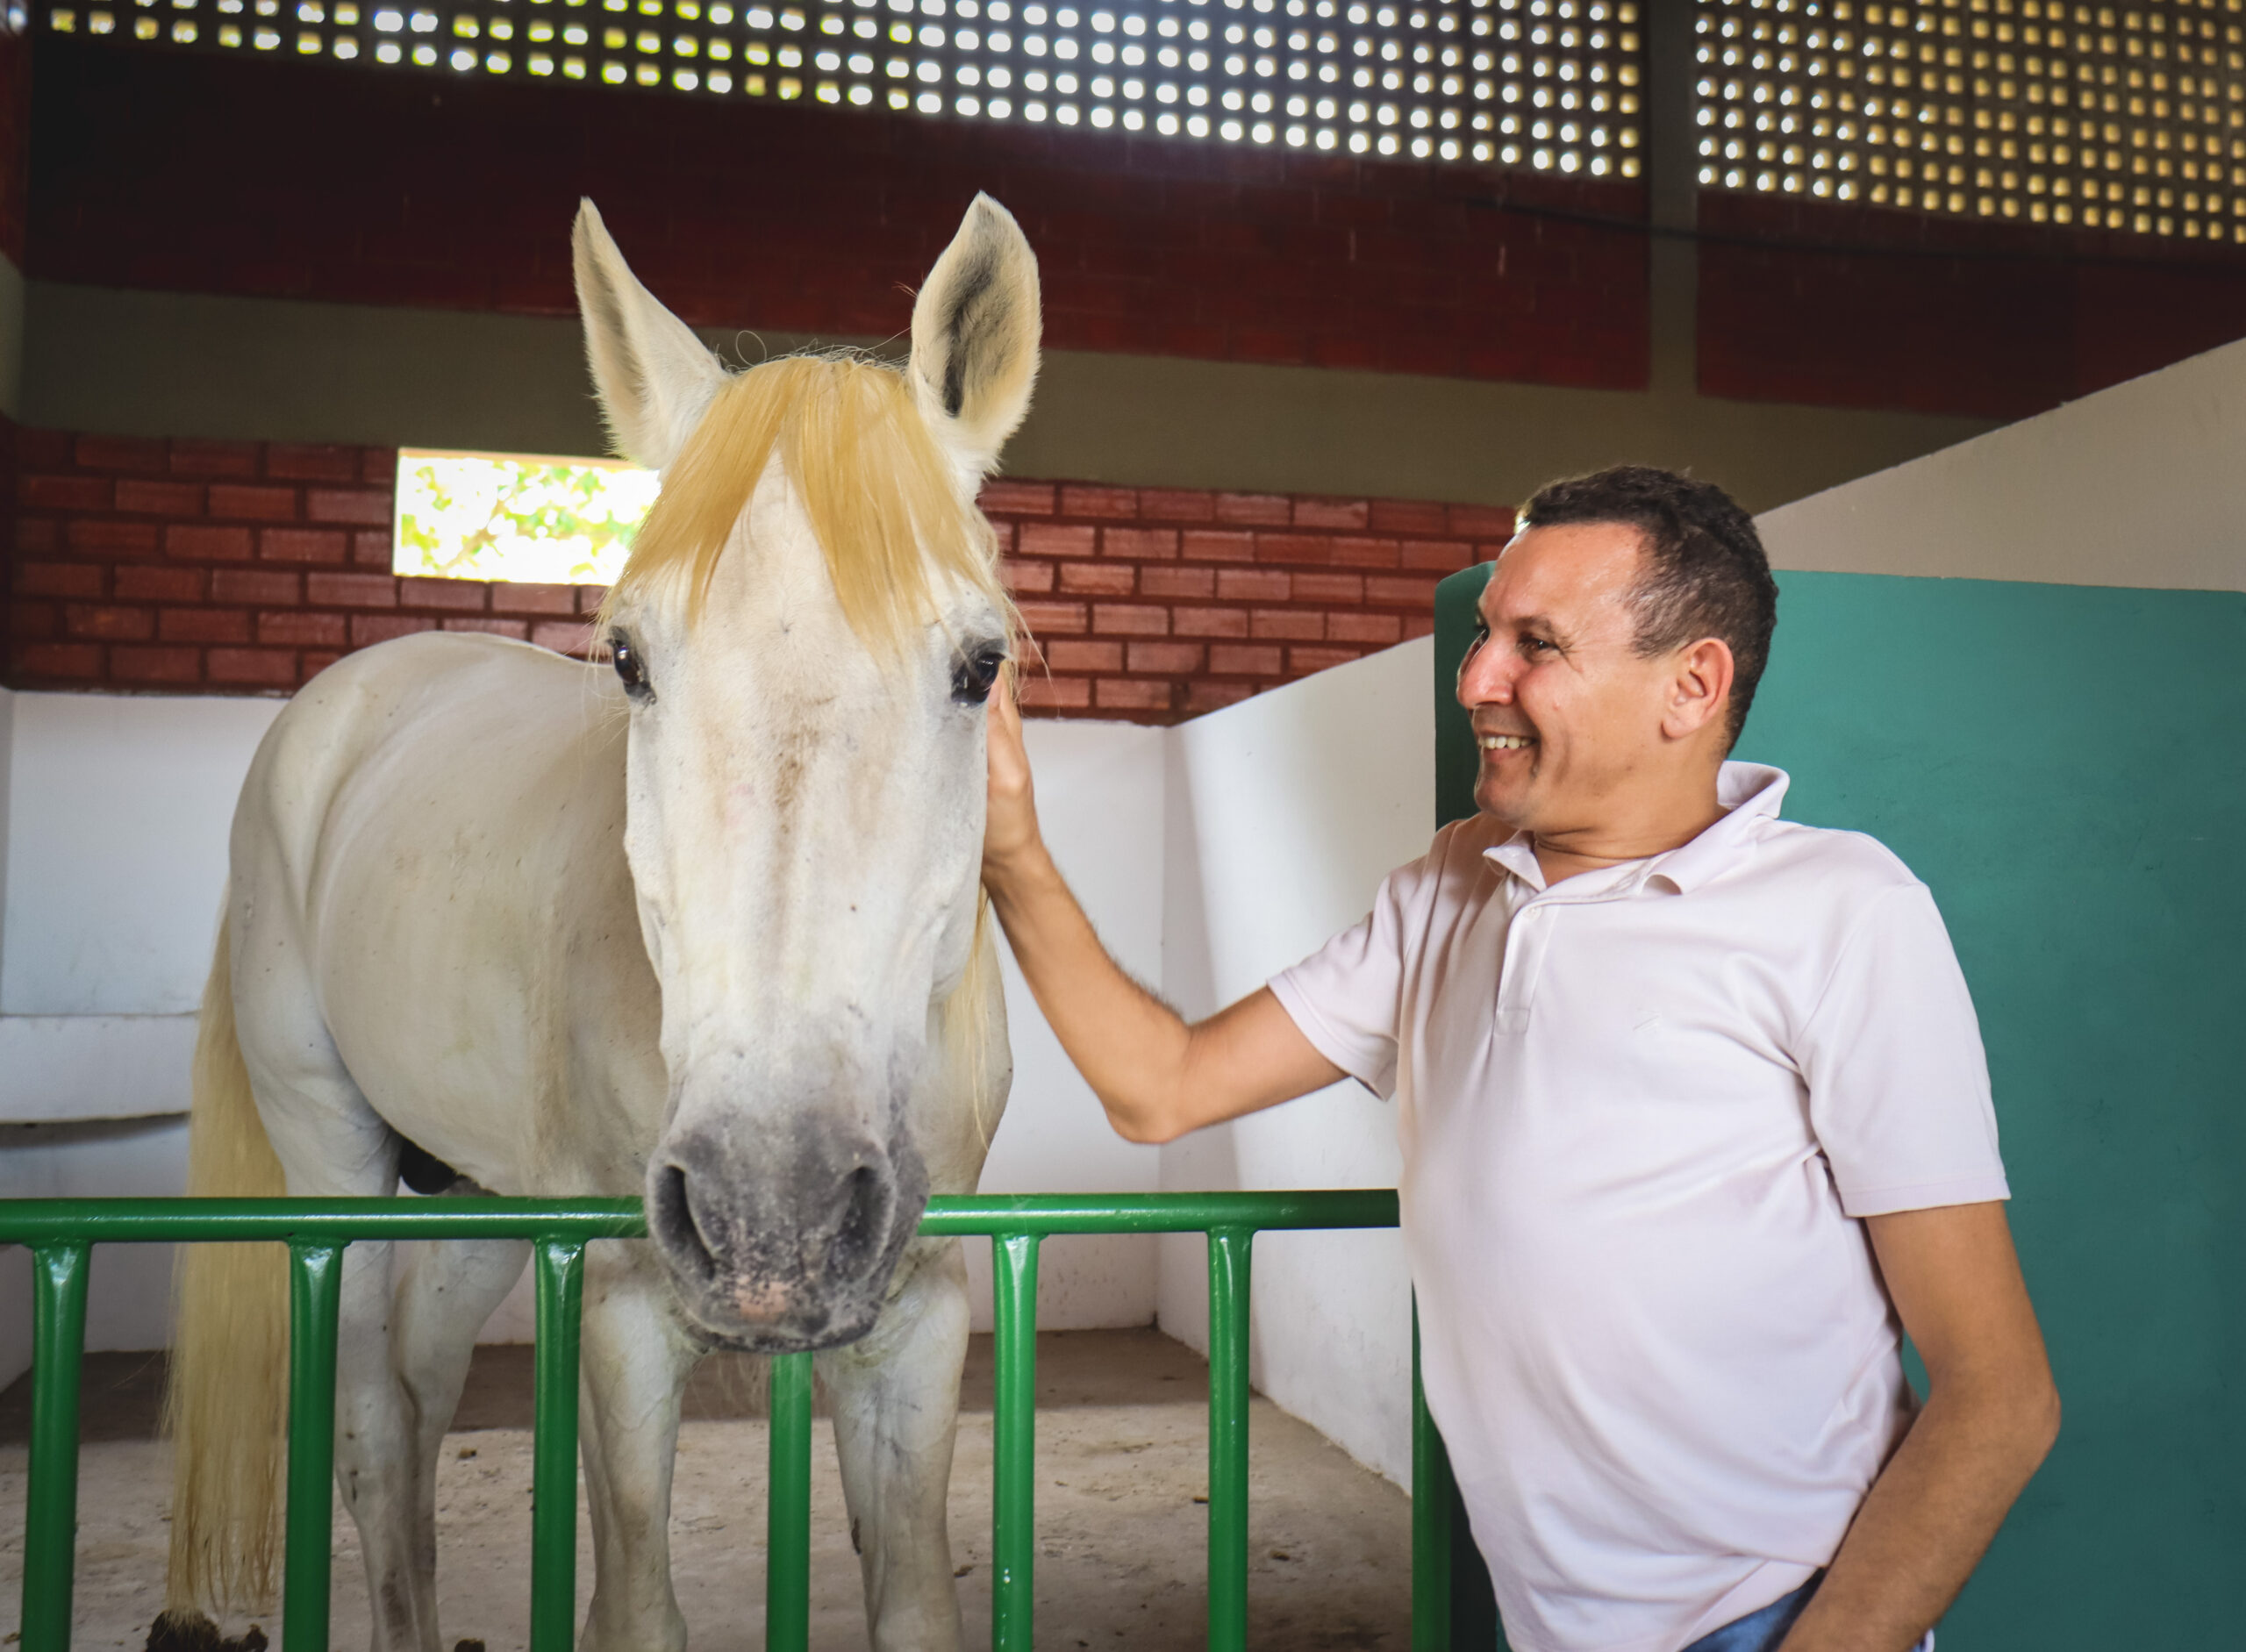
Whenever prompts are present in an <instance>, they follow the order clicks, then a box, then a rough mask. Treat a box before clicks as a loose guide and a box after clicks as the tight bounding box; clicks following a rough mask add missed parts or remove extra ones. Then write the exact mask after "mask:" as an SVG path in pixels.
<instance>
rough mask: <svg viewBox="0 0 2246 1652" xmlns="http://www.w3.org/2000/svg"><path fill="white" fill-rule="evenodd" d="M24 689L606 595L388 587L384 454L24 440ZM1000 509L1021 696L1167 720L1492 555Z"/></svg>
mask: <svg viewBox="0 0 2246 1652" xmlns="http://www.w3.org/2000/svg"><path fill="white" fill-rule="evenodd" d="M17 445H18V457H19V463H20V467H21V469H20V475H19V476H18V488H17V510H16V513H15V516H14V518H13V520H14V527H15V533H16V556H15V565H14V567H13V569H12V570H11V577H10V580H9V590H10V593H11V602H10V610H11V611H10V614H9V632H10V636H9V653H8V665H7V671H6V680H7V682H8V683H10V685H11V686H14V687H18V688H51V689H97V690H156V691H172V692H191V693H285V692H288V691H289V690H292V689H294V688H295V687H297V685H298V684H299V683H303V682H304V680H305V679H306V678H308V677H310V676H311V675H312V674H313V673H314V672H316V671H318V669H320V668H321V667H323V666H325V665H326V664H327V663H328V662H331V661H333V660H334V659H336V658H338V657H339V656H340V655H341V654H347V653H348V652H349V651H351V650H352V649H354V648H358V647H365V646H367V645H368V644H369V643H374V642H380V641H383V640H387V639H389V638H391V637H396V636H402V635H404V634H406V633H411V632H417V631H435V630H447V631H483V632H491V633H497V634H499V635H502V636H509V637H517V638H521V639H525V640H529V641H533V642H538V643H542V644H545V645H546V646H547V647H555V648H560V649H562V650H564V651H570V652H576V651H581V650H582V649H583V647H584V646H585V643H586V641H587V640H588V626H587V617H588V616H590V614H591V612H592V611H593V609H594V608H595V607H596V606H597V604H598V603H599V600H600V595H601V593H600V591H599V590H597V589H596V588H593V587H588V586H569V585H526V584H486V583H482V582H478V581H469V580H442V579H400V578H397V577H395V576H392V575H391V573H390V554H391V541H390V515H391V504H392V497H393V496H392V488H393V480H394V476H395V472H396V468H397V454H396V453H395V451H394V450H392V449H390V448H386V447H368V448H361V447H304V446H290V445H287V444H283V443H278V442H275V443H247V442H209V441H147V440H127V439H123V438H117V437H105V436H85V435H76V436H74V435H69V434H65V433H56V432H52V431H32V430H25V431H20V432H18V433H17ZM984 508H985V510H986V511H987V512H988V514H989V515H990V517H991V522H992V525H993V526H995V527H996V528H997V530H998V535H999V540H1000V544H1001V547H1003V548H1004V550H1005V553H1006V558H1007V561H1006V567H1007V571H1008V575H1009V577H1010V580H1011V583H1012V586H1013V589H1014V590H1015V592H1016V594H1017V597H1018V600H1019V602H1020V604H1021V608H1022V611H1023V614H1024V616H1025V618H1026V619H1027V620H1028V622H1029V624H1030V626H1031V629H1032V631H1033V633H1034V636H1035V638H1036V640H1037V646H1038V647H1041V649H1042V658H1041V660H1035V659H1034V660H1033V662H1032V670H1031V673H1030V676H1029V677H1028V680H1027V681H1026V683H1025V686H1024V698H1025V700H1026V704H1028V706H1029V707H1030V708H1031V709H1032V710H1033V711H1034V712H1043V713H1047V714H1050V715H1056V716H1080V717H1106V718H1123V719H1131V720H1133V721H1139V722H1156V723H1164V722H1172V721H1175V720H1177V719H1179V718H1181V717H1185V716H1190V715H1191V714H1193V713H1194V712H1202V711H1206V710H1209V709H1211V708H1212V707H1215V706H1220V705H1226V704H1231V703H1233V702H1234V701H1236V700H1241V699H1245V698H1246V697H1248V696H1249V695H1251V694H1254V693H1255V692H1257V691H1258V690H1262V689H1266V688H1271V687H1275V686H1277V684H1279V683H1285V682H1290V681H1291V680H1293V679H1294V678H1296V677H1299V676H1306V675H1308V674H1309V673H1311V672H1313V671H1318V670H1322V669H1325V668H1326V667H1327V666H1331V665H1337V664H1340V663H1341V662H1344V661H1347V660H1353V659H1355V658H1357V657H1358V656H1359V655H1361V654H1369V653H1371V652H1373V651H1375V650H1377V649H1379V648H1384V647H1388V646H1389V645H1390V644H1391V643H1394V642H1397V641H1399V640H1402V639H1404V638H1406V637H1414V636H1420V635H1423V634H1425V633H1427V631H1428V630H1429V629H1430V626H1431V616H1432V612H1433V598H1434V584H1435V582H1436V580H1438V579H1439V578H1441V576H1442V575H1444V574H1446V573H1448V572H1449V571H1451V570H1452V569H1458V568H1463V567H1464V566H1466V565H1467V564H1468V563H1469V562H1470V561H1475V560H1477V558H1486V557H1488V556H1491V555H1493V554H1495V553H1496V549H1497V547H1498V545H1499V544H1500V543H1501V542H1502V541H1503V540H1504V539H1505V537H1506V535H1507V534H1508V533H1510V532H1511V531H1512V517H1511V515H1510V513H1509V512H1506V511H1492V510H1490V509H1487V508H1486V507H1481V506H1461V505H1449V506H1446V505H1441V504H1420V503H1413V502H1406V501H1398V500H1384V499H1370V500H1368V499H1327V498H1308V497H1285V496H1283V495H1277V494H1235V493H1209V492H1201V491H1193V490H1162V489H1128V488H1108V487H1098V486H1091V485H1088V484H1083V483H1065V482H1061V483H1055V482H1016V481H1008V482H1002V483H993V484H992V485H991V488H990V489H989V490H988V491H987V492H986V493H985V495H984Z"/></svg>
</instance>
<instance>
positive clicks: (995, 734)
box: [983, 665, 1043, 884]
mask: <svg viewBox="0 0 2246 1652" xmlns="http://www.w3.org/2000/svg"><path fill="white" fill-rule="evenodd" d="M1014 682H1015V668H1014V667H1013V666H1012V665H1009V666H1008V667H1007V668H1006V670H1005V675H1004V676H1001V677H1000V678H999V680H998V685H997V686H996V687H995V688H993V689H992V690H991V698H990V701H989V703H988V704H989V706H990V715H989V724H990V736H989V738H990V746H991V759H990V812H989V813H988V814H987V815H986V816H985V817H984V825H983V881H984V883H994V884H995V883H999V882H1003V881H1004V880H1005V878H1006V877H1007V876H1009V875H1010V874H1011V873H1012V872H1013V871H1015V870H1017V869H1019V868H1021V867H1022V866H1024V865H1025V864H1026V863H1027V862H1029V861H1030V860H1031V859H1033V858H1034V856H1035V855H1036V854H1037V852H1038V851H1039V850H1040V849H1041V848H1042V847H1043V845H1042V843H1041V840H1040V839H1039V836H1038V831H1037V796H1036V790H1035V788H1034V786H1033V785H1032V784H1031V783H1030V775H1029V753H1028V752H1027V751H1026V749H1024V747H1023V746H1022V743H1021V708H1020V706H1019V705H1018V704H1015V702H1014Z"/></svg>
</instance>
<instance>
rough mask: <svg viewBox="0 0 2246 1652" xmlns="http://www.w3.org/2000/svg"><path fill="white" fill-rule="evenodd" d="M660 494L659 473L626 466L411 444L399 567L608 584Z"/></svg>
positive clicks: (438, 573)
mask: <svg viewBox="0 0 2246 1652" xmlns="http://www.w3.org/2000/svg"><path fill="white" fill-rule="evenodd" d="M655 490H656V481H655V473H654V471H652V470H642V469H640V468H638V467H637V466H635V465H628V464H625V463H623V462H622V461H618V460H602V459H561V458H554V457H550V456H547V455H544V454H474V453H433V452H430V451H428V450H426V449H422V448H414V447H407V448H404V449H401V450H400V451H399V453H398V455H397V532H396V537H395V540H394V541H393V543H394V547H395V548H394V550H393V553H392V555H391V562H390V568H391V571H392V572H393V573H397V574H411V575H418V576H423V577H433V578H437V579H482V580H502V581H515V582H529V583H539V584H549V585H606V584H609V583H612V582H613V581H614V579H615V578H616V576H617V574H618V573H619V571H620V570H621V569H622V568H623V566H624V559H625V558H626V556H627V555H629V554H631V551H632V540H633V535H635V534H636V533H639V531H640V519H641V518H644V517H645V516H646V515H647V507H648V506H649V505H651V504H654V502H655Z"/></svg>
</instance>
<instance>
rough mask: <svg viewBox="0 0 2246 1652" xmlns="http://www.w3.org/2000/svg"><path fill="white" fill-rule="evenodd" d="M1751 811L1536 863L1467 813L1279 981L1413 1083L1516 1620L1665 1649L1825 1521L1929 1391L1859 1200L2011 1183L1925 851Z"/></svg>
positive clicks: (1819, 1544)
mask: <svg viewBox="0 0 2246 1652" xmlns="http://www.w3.org/2000/svg"><path fill="white" fill-rule="evenodd" d="M1785 789H1786V777H1785V775H1783V774H1781V773H1780V772H1778V771H1777V769H1763V768H1757V767H1754V766H1751V765H1749V764H1744V763H1727V764H1725V765H1724V769H1723V774H1722V778H1721V783H1720V801H1721V802H1722V803H1723V804H1724V805H1725V806H1726V807H1727V808H1728V809H1729V810H1730V812H1729V813H1727V815H1725V816H1724V818H1723V819H1720V820H1719V821H1717V822H1716V823H1715V824H1714V825H1713V826H1710V827H1709V828H1708V829H1707V830H1706V832H1703V833H1701V834H1700V835H1699V837H1697V838H1695V839H1694V840H1692V842H1690V843H1688V844H1686V845H1684V847H1681V848H1678V849H1674V850H1671V851H1670V853H1668V854H1666V855H1656V856H1654V857H1653V858H1652V859H1650V860H1645V861H1638V862H1632V863H1630V864H1628V865H1626V866H1620V867H1615V868H1613V869H1608V870H1606V871H1601V872H1592V873H1585V874H1583V875H1582V876H1577V877H1572V878H1570V879H1568V880H1566V881H1565V882H1563V883H1560V884H1559V885H1558V886H1557V887H1556V888H1554V889H1552V890H1546V889H1545V888H1544V881H1543V876H1542V874H1541V871H1540V870H1539V869H1538V868H1537V864H1536V856H1535V854H1534V850H1533V849H1532V847H1530V845H1529V842H1528V840H1527V837H1526V835H1525V834H1524V835H1521V836H1513V837H1508V835H1507V834H1506V833H1505V832H1504V830H1503V829H1502V828H1501V827H1499V826H1496V825H1494V823H1492V822H1491V821H1490V820H1489V819H1486V818H1480V817H1477V818H1476V819H1471V820H1466V821H1462V822H1460V823H1458V824H1456V825H1455V826H1447V827H1445V828H1444V829H1443V830H1442V831H1441V832H1440V833H1437V834H1436V836H1435V840H1434V847H1431V848H1430V849H1429V850H1428V851H1427V855H1426V857H1425V858H1424V859H1422V860H1420V861H1418V862H1414V863H1413V864H1412V865H1410V866H1407V867H1405V868H1403V869H1400V870H1398V871H1397V872H1394V873H1392V874H1391V875H1390V876H1389V877H1388V879H1387V880H1386V882H1384V883H1383V884H1382V885H1381V890H1380V895H1379V898H1378V900H1377V902H1376V903H1375V905H1374V907H1373V911H1372V914H1371V916H1370V917H1369V918H1367V919H1365V921H1364V922H1363V923H1362V924H1360V925H1358V926H1356V927H1355V929H1352V930H1349V931H1348V933H1344V934H1341V935H1339V936H1336V937H1335V938H1334V940H1332V941H1329V942H1328V943H1327V945H1326V947H1325V948H1323V949H1321V950H1320V951H1319V952H1318V953H1316V954H1315V955H1313V956H1311V957H1310V958H1308V959H1306V960H1305V961H1304V962H1301V963H1299V964H1297V965H1296V966H1295V967H1294V968H1293V969H1290V970H1288V971H1286V972H1285V973H1284V974H1283V975H1281V976H1278V977H1277V979H1276V980H1274V981H1273V982H1272V983H1271V990H1272V991H1273V992H1274V993H1276V994H1277V997H1278V999H1279V1002H1280V1003H1281V1004H1283V1005H1285V1006H1286V1009H1287V1012H1288V1013H1289V1014H1290V1015H1291V1016H1292V1017H1293V1018H1294V1019H1295V1021H1296V1023H1297V1024H1298V1026H1300V1027H1301V1028H1302V1030H1303V1032H1304V1033H1305V1035H1306V1036H1307V1037H1308V1038H1309V1039H1310V1041H1311V1042H1312V1043H1313V1044H1314V1045H1316V1046H1317V1047H1318V1048H1319V1049H1320V1050H1321V1051H1322V1052H1324V1053H1325V1055H1327V1058H1328V1059H1330V1060H1331V1061H1333V1062H1334V1063H1335V1064H1336V1065H1338V1066H1340V1067H1341V1068H1342V1069H1345V1070H1346V1071H1348V1072H1349V1073H1351V1074H1353V1075H1355V1076H1356V1077H1357V1078H1359V1079H1361V1080H1363V1082H1364V1083H1366V1084H1367V1085H1369V1086H1370V1087H1371V1088H1372V1089H1373V1090H1374V1091H1377V1092H1378V1093H1380V1094H1381V1095H1383V1096H1391V1095H1392V1096H1393V1097H1394V1098H1395V1099H1396V1102H1397V1129H1398V1134H1399V1136H1400V1137H1401V1139H1402V1144H1403V1159H1404V1169H1403V1177H1402V1196H1403V1211H1404V1232H1405V1239H1406V1245H1407V1247H1408V1248H1409V1251H1410V1255H1411V1262H1412V1278H1413V1286H1414V1288H1415V1289H1416V1291H1417V1292H1418V1296H1419V1305H1420V1335H1421V1353H1422V1370H1423V1373H1424V1377H1425V1380H1426V1384H1427V1403H1428V1405H1430V1406H1431V1407H1432V1408H1433V1411H1434V1417H1435V1420H1436V1421H1437V1422H1438V1423H1439V1424H1440V1425H1441V1428H1442V1433H1443V1439H1444V1441H1445V1442H1446V1444H1447V1445H1448V1447H1449V1450H1450V1458H1451V1463H1452V1467H1453V1469H1454V1470H1455V1471H1456V1475H1457V1478H1458V1484H1459V1489H1460V1491H1461V1492H1462V1493H1463V1497H1464V1498H1465V1502H1466V1506H1467V1509H1468V1511H1469V1513H1470V1514H1471V1516H1472V1520H1473V1526H1474V1535H1475V1539H1476V1541H1477V1542H1478V1543H1479V1544H1480V1545H1481V1548H1482V1552H1483V1554H1484V1555H1486V1556H1487V1557H1488V1558H1489V1561H1490V1567H1491V1575H1492V1577H1493V1578H1494V1580H1495V1582H1496V1585H1497V1594H1498V1603H1499V1607H1500V1609H1501V1610H1502V1611H1503V1612H1504V1614H1505V1622H1506V1635H1507V1637H1508V1638H1509V1639H1510V1640H1511V1641H1512V1643H1513V1646H1514V1647H1515V1648H1517V1652H1675V1649H1676V1648H1680V1647H1684V1646H1686V1645H1689V1644H1690V1643H1691V1642H1692V1641H1693V1640H1695V1639H1697V1638H1698V1637H1699V1636H1700V1635H1702V1634H1706V1633H1707V1632H1708V1631H1709V1630H1711V1629H1713V1628H1715V1627H1719V1626H1720V1625H1722V1624H1725V1623H1728V1622H1730V1621H1731V1620H1733V1619H1735V1618H1738V1617H1742V1616H1744V1615H1745V1614H1746V1613H1749V1612H1752V1611H1755V1610H1756V1609H1758V1608H1759V1607H1762V1606H1766V1605H1768V1604H1769V1603H1770V1602H1771V1601H1773V1600H1776V1599H1777V1598H1778V1597H1779V1596H1781V1595H1784V1594H1785V1593H1786V1592H1787V1591H1790V1590H1792V1589H1793V1588H1795V1587H1797V1586H1798V1585H1799V1584H1801V1583H1802V1582H1803V1581H1805V1580H1806V1578H1807V1577H1809V1576H1810V1575H1811V1573H1812V1572H1813V1571H1814V1570H1816V1569H1817V1568H1819V1567H1820V1566H1822V1565H1824V1564H1825V1563H1827V1562H1828V1561H1830V1560H1831V1559H1832V1557H1833V1555H1834V1551H1835V1549H1837V1548H1839V1547H1840V1542H1841V1538H1842V1534H1844V1533H1845V1532H1846V1530H1847V1529H1848V1526H1849V1520H1851V1519H1852V1518H1853V1517H1854V1515H1855V1513H1856V1507H1857V1505H1858V1504H1860V1503H1861V1502H1862V1501H1863V1496H1864V1493H1865V1491H1867V1490H1869V1489H1870V1485H1871V1483H1872V1480H1873V1478H1874V1477H1876V1476H1877V1475H1878V1472H1879V1470H1880V1467H1881V1465H1882V1464H1883V1463H1884V1462H1885V1461H1886V1458H1887V1455H1888V1453H1889V1452H1890V1451H1891V1450H1892V1448H1893V1447H1894V1445H1895V1443H1896V1441H1898V1440H1899V1437H1900V1435H1901V1432H1902V1430H1903V1428H1904V1427H1906V1424H1907V1422H1908V1420H1909V1418H1910V1414H1911V1412H1910V1408H1911V1405H1912V1401H1911V1398H1910V1391H1909V1390H1908V1388H1907V1386H1906V1384H1905V1382H1904V1379H1903V1371H1902V1366H1901V1362H1900V1358H1899V1331H1898V1327H1897V1324H1896V1320H1895V1317H1894V1313H1893V1311H1892V1308H1891V1307H1890V1305H1889V1303H1888V1300H1887V1298H1886V1295H1885V1291H1883V1290H1882V1289H1881V1287H1880V1284H1879V1279H1878V1274H1877V1272H1876V1270H1875V1269H1874V1267H1873V1263H1872V1256H1871V1251H1870V1244H1869V1241H1868V1240H1867V1238H1866V1234H1865V1230H1864V1227H1863V1223H1862V1222H1861V1221H1859V1220H1856V1218H1860V1217H1864V1216H1872V1215H1878V1214H1881V1213H1884V1212H1890V1211H1902V1210H1916V1209H1921V1208H1923V1207H1927V1206H1930V1205H1963V1204H1971V1203H1976V1202H1978V1201H1981V1200H1986V1199H2001V1198H2006V1193H2007V1190H2006V1185H2005V1176H2004V1166H2003V1162H2002V1161H2001V1160H2000V1159H1999V1157H1998V1154H1997V1130H1996V1116H1995V1113H1994V1112H1993V1111H1992V1108H1991V1106H1990V1103H1989V1082H1988V1069H1987V1063H1986V1062H1985V1058H1984V1056H1983V1054H1982V1050H1981V1039H1980V1031H1979V1027H1978V1024H1977V1022H1976V1021H1975V1019H1974V1015H1973V1005H1972V1000H1971V998H1969V997H1968V996H1967V993H1966V989H1965V981H1964V977H1963V976H1962V975H1961V974H1960V973H1959V971H1958V968H1957V961H1956V955H1955V954H1954V953H1953V952H1952V951H1951V949H1950V945H1949V935H1948V933H1947V932H1945V931H1944V929H1943V928H1942V919H1941V917H1940V916H1939V915H1938V914H1937V913H1936V912H1935V905H1934V901H1933V898H1932V897H1931V896H1929V895H1928V891H1927V889H1926V886H1925V885H1924V884H1922V883H1920V882H1919V881H1918V880H1917V879H1915V878H1913V876H1911V874H1910V872H1909V871H1908V870H1907V869H1906V868H1905V867H1904V866H1903V864H1902V863H1901V862H1899V861H1898V860H1897V859H1896V858H1895V857H1894V855H1891V854H1890V853H1888V851H1887V850H1885V848H1883V847H1880V846H1879V845H1878V843H1876V842H1874V841H1873V840H1870V838H1866V837H1863V836H1860V835H1858V834H1856V833H1849V832H1830V831H1822V830H1819V829H1817V828H1814V827H1811V826H1797V825H1795V824H1793V823H1792V822H1791V821H1786V820H1781V819H1778V818H1777V812H1778V803H1779V799H1780V798H1781V797H1784V796H1785Z"/></svg>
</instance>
